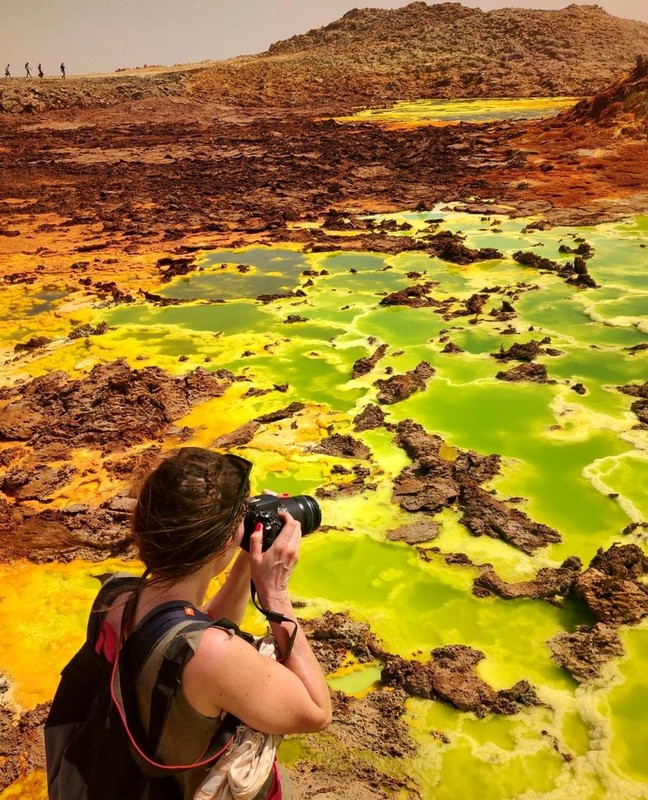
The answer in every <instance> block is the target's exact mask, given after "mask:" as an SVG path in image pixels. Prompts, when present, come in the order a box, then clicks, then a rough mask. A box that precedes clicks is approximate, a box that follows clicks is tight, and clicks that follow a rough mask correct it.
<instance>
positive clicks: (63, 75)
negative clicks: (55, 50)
mask: <svg viewBox="0 0 648 800" xmlns="http://www.w3.org/2000/svg"><path fill="white" fill-rule="evenodd" d="M60 69H61V78H65V64H64V63H63V62H62V61H61V67H60Z"/></svg>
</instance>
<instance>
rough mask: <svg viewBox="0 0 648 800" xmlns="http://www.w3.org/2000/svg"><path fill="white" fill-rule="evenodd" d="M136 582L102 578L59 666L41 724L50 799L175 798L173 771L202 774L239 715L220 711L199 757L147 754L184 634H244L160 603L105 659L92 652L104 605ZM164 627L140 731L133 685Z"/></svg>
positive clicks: (160, 723)
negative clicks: (77, 639) (78, 641)
mask: <svg viewBox="0 0 648 800" xmlns="http://www.w3.org/2000/svg"><path fill="white" fill-rule="evenodd" d="M137 585H138V579H137V578H121V577H118V578H111V579H110V580H108V581H107V582H106V583H105V584H104V586H103V587H102V589H101V591H100V592H99V594H98V595H97V598H96V600H95V602H94V604H93V607H92V612H91V614H90V619H89V622H88V630H87V635H86V641H85V643H84V644H83V646H82V647H81V649H80V650H79V651H78V653H77V654H76V655H75V656H74V657H73V658H72V660H71V661H70V662H69V663H68V664H67V665H66V666H65V667H64V669H63V671H62V672H61V681H60V683H59V686H58V689H57V691H56V694H55V696H54V700H53V702H52V707H51V710H50V713H49V716H48V718H47V721H46V723H45V753H46V760H47V786H48V795H49V798H50V800H142V799H144V798H145V800H176V799H177V800H182V797H181V792H180V789H179V786H178V784H177V783H176V782H175V781H174V780H173V775H174V774H177V773H179V772H182V771H185V770H188V769H195V770H201V771H202V772H204V774H205V775H206V774H207V772H208V771H209V769H210V768H211V766H212V765H213V763H214V762H215V761H216V759H217V758H218V757H219V755H220V754H221V753H222V752H224V750H226V749H227V747H228V746H229V745H230V743H231V742H232V740H233V738H234V733H235V730H236V727H237V725H238V724H239V721H238V720H237V719H236V718H235V717H233V716H232V715H230V714H227V715H226V717H225V718H224V720H223V722H222V724H221V725H220V727H219V728H218V730H217V732H216V734H215V736H214V738H213V739H212V741H211V743H210V744H209V747H208V748H207V749H206V751H205V752H204V753H203V755H202V756H201V757H200V759H199V761H197V762H194V763H193V764H181V765H164V764H161V763H159V762H157V761H156V760H155V758H156V750H157V746H158V744H159V741H160V739H161V736H162V732H163V730H164V724H165V721H166V717H167V714H168V711H169V707H170V704H171V700H172V699H173V696H174V694H175V692H176V690H177V688H178V686H179V685H180V677H181V674H182V669H183V668H184V665H185V664H186V663H187V661H189V659H190V658H191V656H192V655H193V653H192V651H191V648H190V647H189V645H188V644H187V642H186V638H185V636H184V634H186V633H188V632H190V631H192V630H196V629H200V628H206V627H211V626H218V627H222V628H229V629H232V630H234V631H235V633H237V634H238V635H241V636H243V637H244V638H246V639H247V638H251V637H248V635H247V634H242V633H241V632H240V631H239V629H238V627H237V626H236V625H234V623H232V622H230V621H229V620H225V619H221V620H218V621H214V620H213V619H212V618H211V617H209V616H207V615H206V614H203V613H202V612H201V611H199V610H198V609H196V608H194V607H193V606H188V605H187V604H186V603H181V602H170V603H164V604H162V605H160V606H158V607H157V608H155V609H153V611H151V612H150V613H149V614H148V615H147V616H146V617H144V619H143V620H142V621H141V622H140V624H139V625H138V626H137V628H136V629H135V630H134V631H133V633H132V634H131V635H130V636H128V638H127V639H126V640H125V641H124V642H123V643H122V646H121V647H120V648H119V654H118V657H117V658H116V661H115V664H114V665H112V664H110V662H108V661H107V660H106V659H105V658H104V657H103V656H102V655H99V654H98V653H96V652H95V643H96V641H97V636H98V634H99V631H100V628H101V623H102V621H103V618H104V616H105V610H106V609H107V607H108V606H109V604H110V602H112V600H113V599H114V598H115V597H116V596H117V595H118V594H120V593H122V592H126V591H129V590H133V589H135V588H136V586H137ZM125 614H126V612H125ZM171 630H176V633H175V635H174V636H173V637H172V638H171V640H170V642H169V644H168V645H167V646H166V647H165V650H164V657H163V660H162V663H161V666H160V669H159V671H158V675H157V680H156V683H155V686H154V688H153V692H152V696H151V712H150V718H149V724H148V735H146V733H145V730H144V726H143V725H142V722H141V720H140V715H139V711H138V708H137V700H136V694H135V685H136V682H137V678H138V676H139V674H140V671H141V669H142V667H143V666H144V664H145V663H146V660H147V658H148V657H149V655H150V654H151V652H152V651H153V649H154V648H155V646H156V645H157V644H158V643H159V642H160V641H161V640H162V638H163V637H164V636H165V635H166V634H168V633H169V632H170V631H171Z"/></svg>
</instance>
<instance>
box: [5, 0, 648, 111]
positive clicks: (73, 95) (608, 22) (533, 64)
mask: <svg viewBox="0 0 648 800" xmlns="http://www.w3.org/2000/svg"><path fill="white" fill-rule="evenodd" d="M638 53H648V24H646V23H643V22H635V21H632V20H627V19H620V18H619V17H615V16H612V15H611V14H608V13H607V12H606V11H604V10H603V9H602V8H600V7H599V6H596V5H587V6H577V5H570V6H567V7H566V8H563V9H561V10H559V11H538V10H533V9H520V8H508V9H499V10H496V11H489V12H484V11H481V10H480V9H474V8H466V7H465V6H462V5H461V3H438V4H435V5H429V4H428V3H425V2H415V3H410V4H409V5H406V6H403V7H402V8H397V9H390V10H385V9H377V8H365V9H354V10H352V11H349V12H348V13H346V14H345V15H344V16H343V17H341V18H340V19H339V20H337V21H335V22H332V23H331V24H330V25H326V26H324V27H322V28H317V29H314V30H311V31H308V32H307V33H304V34H300V35H298V36H293V37H292V38H290V39H287V40H285V41H281V42H276V43H275V44H273V45H271V46H270V48H269V49H268V50H267V52H265V53H260V54H259V55H253V56H240V57H238V58H232V59H229V60H227V61H214V62H203V63H200V64H193V65H185V66H176V67H172V68H168V69H165V68H155V69H154V70H149V72H150V74H145V73H141V74H137V73H119V74H115V75H112V76H111V75H105V76H86V77H79V78H70V79H69V80H66V81H47V80H46V81H42V82H41V81H38V80H32V81H29V80H24V79H23V80H18V79H16V80H13V79H12V80H7V81H0V113H2V112H8V113H11V114H21V113H38V112H40V111H46V110H48V109H57V108H58V109H64V108H73V107H80V108H95V107H105V106H113V105H115V106H119V105H125V104H127V103H130V102H133V101H137V100H142V99H147V98H148V99H159V100H160V101H161V102H164V101H165V98H171V97H175V98H178V99H181V98H183V97H187V98H189V99H191V97H192V96H197V97H198V98H200V97H204V98H207V99H209V100H210V101H214V102H217V103H224V104H231V105H241V106H254V107H260V108H264V107H275V108H279V107H283V108H305V109H308V110H312V111H315V112H319V113H324V114H327V115H332V114H334V113H344V112H346V111H350V110H352V109H354V108H358V107H366V106H374V107H375V106H384V105H389V104H391V103H393V102H394V101H397V100H418V99H426V98H465V97H533V96H545V97H546V96H559V95H563V96H565V95H566V96H574V97H585V96H590V95H594V94H596V93H597V92H599V91H601V90H603V89H605V88H606V87H609V86H610V85H611V84H614V83H615V82H617V81H618V80H619V79H620V78H621V77H622V76H624V75H626V74H627V73H628V72H629V71H630V70H631V69H632V67H633V64H634V62H635V56H636V54H638Z"/></svg>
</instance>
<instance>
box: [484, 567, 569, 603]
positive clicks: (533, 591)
mask: <svg viewBox="0 0 648 800" xmlns="http://www.w3.org/2000/svg"><path fill="white" fill-rule="evenodd" d="M581 567H582V564H581V561H580V559H579V558H577V557H576V556H571V557H570V558H568V559H567V560H566V561H564V562H563V563H562V564H561V565H560V567H558V568H556V569H553V568H551V567H543V568H542V569H541V570H539V572H538V574H537V575H536V577H535V578H533V580H530V581H520V582H518V583H507V582H506V581H503V580H502V579H501V578H500V577H499V576H498V575H497V573H496V572H495V570H494V569H493V568H492V567H486V568H485V569H484V571H483V572H482V574H481V575H479V577H477V578H475V580H474V582H473V594H475V595H477V596H478V597H488V596H489V595H492V594H494V595H497V596H498V597H503V598H504V599H505V600H517V599H518V598H520V597H529V598H531V599H533V600H539V599H543V600H551V601H556V600H562V599H563V598H564V597H565V595H566V594H567V593H568V592H569V591H570V589H571V587H572V585H573V583H574V581H575V580H576V578H577V576H578V575H579V574H580V570H581Z"/></svg>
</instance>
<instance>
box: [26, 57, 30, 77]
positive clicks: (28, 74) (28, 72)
mask: <svg viewBox="0 0 648 800" xmlns="http://www.w3.org/2000/svg"><path fill="white" fill-rule="evenodd" d="M25 72H26V73H27V77H28V78H31V69H29V61H26V62H25Z"/></svg>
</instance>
